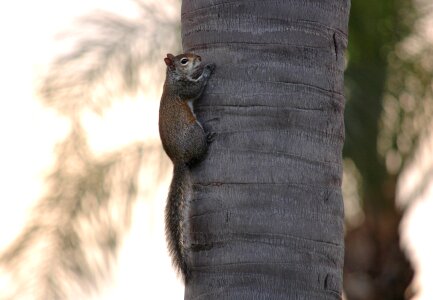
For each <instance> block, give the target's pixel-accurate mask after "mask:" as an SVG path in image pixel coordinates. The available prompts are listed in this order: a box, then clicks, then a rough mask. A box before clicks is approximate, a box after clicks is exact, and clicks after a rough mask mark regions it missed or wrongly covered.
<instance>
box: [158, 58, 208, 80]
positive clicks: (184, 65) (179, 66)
mask: <svg viewBox="0 0 433 300" xmlns="http://www.w3.org/2000/svg"><path fill="white" fill-rule="evenodd" d="M164 62H165V64H166V65H167V71H168V72H170V73H173V75H175V77H176V79H180V78H182V77H187V78H192V79H196V77H199V76H200V74H201V71H202V70H203V66H202V62H201V57H200V56H199V55H196V54H193V53H184V54H179V55H176V56H174V55H173V54H170V53H169V54H167V57H166V58H164Z"/></svg>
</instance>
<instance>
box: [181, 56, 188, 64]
mask: <svg viewBox="0 0 433 300" xmlns="http://www.w3.org/2000/svg"><path fill="white" fill-rule="evenodd" d="M180 63H181V64H182V65H186V64H187V63H188V58H185V57H184V58H182V59H181V60H180Z"/></svg>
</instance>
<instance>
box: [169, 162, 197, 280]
mask: <svg viewBox="0 0 433 300" xmlns="http://www.w3.org/2000/svg"><path fill="white" fill-rule="evenodd" d="M189 185H190V182H189V178H188V167H187V166H186V165H185V164H175V165H174V170H173V179H172V181H171V184H170V191H169V193H168V199H167V204H166V207H165V235H166V238H167V243H168V251H169V252H170V255H171V257H172V262H173V266H174V267H175V268H176V269H177V270H178V271H179V272H180V273H181V276H182V278H183V280H184V282H186V281H187V279H188V277H189V270H188V267H187V264H186V261H185V253H184V250H185V245H184V242H185V237H184V227H185V224H184V220H186V211H187V208H186V205H187V203H186V202H187V200H188V197H190V195H188V191H190V190H191V189H190V186H189Z"/></svg>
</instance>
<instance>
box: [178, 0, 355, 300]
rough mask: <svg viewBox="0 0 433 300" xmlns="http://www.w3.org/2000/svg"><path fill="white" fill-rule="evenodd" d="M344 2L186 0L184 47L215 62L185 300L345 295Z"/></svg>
mask: <svg viewBox="0 0 433 300" xmlns="http://www.w3.org/2000/svg"><path fill="white" fill-rule="evenodd" d="M349 6H350V3H349V1H347V0H340V1H336V0H328V1H321V0H298V1H293V0H292V1H289V0H286V1H282V0H272V1H263V0H260V1H227V0H200V1H198V0H184V1H183V4H182V39H183V48H184V51H185V52H195V53H198V54H200V55H202V57H203V58H204V59H205V60H207V61H208V62H214V63H216V66H217V68H216V71H215V74H214V75H213V77H212V78H211V80H210V82H209V85H208V87H207V90H206V91H205V95H204V96H203V98H202V99H201V100H200V102H199V103H198V104H197V105H196V113H197V115H198V118H199V119H200V120H201V121H202V123H203V124H204V126H205V128H206V129H207V130H209V131H211V132H215V133H216V134H217V136H216V139H215V141H214V142H213V143H212V144H211V146H210V149H209V153H208V156H207V158H206V159H205V161H203V162H202V163H201V164H200V165H198V166H197V167H195V168H194V169H193V174H192V176H193V182H194V197H193V201H192V202H191V203H190V208H191V215H190V219H189V228H190V232H191V234H190V240H189V241H188V242H189V245H190V247H189V249H188V251H187V255H188V257H187V259H188V263H189V265H190V266H191V268H192V275H191V280H190V281H189V282H187V284H186V288H185V299H340V298H341V293H342V268H343V256H344V242H343V203H342V196H341V177H342V158H341V151H342V146H343V141H344V122H343V109H344V96H343V71H344V51H345V48H346V44H347V23H348V13H349Z"/></svg>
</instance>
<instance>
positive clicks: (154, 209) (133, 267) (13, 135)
mask: <svg viewBox="0 0 433 300" xmlns="http://www.w3.org/2000/svg"><path fill="white" fill-rule="evenodd" d="M94 9H103V10H111V11H114V12H116V13H120V14H124V15H128V16H133V15H134V13H136V12H137V10H136V9H135V8H134V5H133V3H132V1H131V2H128V1H124V0H111V1H103V0H99V1H98V0H75V1H66V0H41V1H19V0H18V1H9V2H7V3H4V4H3V5H2V9H1V10H0V36H1V48H0V66H1V68H0V87H1V89H0V97H1V98H2V103H3V105H2V109H1V110H0V136H1V137H2V139H3V143H2V147H1V151H0V166H1V168H0V182H2V183H3V184H2V201H1V202H0V228H2V230H1V234H0V249H1V248H3V247H5V246H6V245H7V244H8V243H10V242H11V241H12V240H13V238H14V237H15V236H16V235H17V234H18V233H19V232H20V229H21V226H22V225H23V224H24V222H25V220H26V216H27V214H28V213H29V211H30V207H31V206H32V205H33V204H34V203H35V200H37V199H38V198H39V197H40V196H42V195H43V193H44V185H43V178H44V176H45V175H46V174H47V172H48V171H49V167H50V166H51V165H52V164H53V159H54V156H53V147H54V146H55V144H56V143H57V142H59V141H60V140H61V139H62V138H63V137H64V135H65V134H66V133H67V132H68V122H67V121H65V120H64V119H62V118H60V117H59V116H58V115H56V113H55V112H54V111H52V110H47V109H46V108H45V107H43V106H41V105H40V103H39V101H38V100H37V98H36V96H35V94H34V91H35V86H37V85H38V83H39V82H38V80H39V76H40V74H41V73H43V72H44V70H46V68H47V65H48V63H49V61H50V60H51V59H52V58H53V57H54V56H55V55H56V53H58V52H59V51H61V50H62V49H61V47H62V44H61V43H59V42H56V41H55V39H54V36H55V35H56V34H57V33H59V32H61V31H62V30H64V29H68V28H70V26H71V24H72V23H73V21H74V18H75V17H77V16H82V15H85V14H87V13H89V12H91V11H92V10H94ZM155 99H156V98H155ZM122 103H123V104H116V105H115V106H114V107H113V109H111V111H108V112H107V114H106V117H105V118H104V119H100V118H98V117H95V116H92V115H90V114H89V115H87V116H86V117H85V119H84V121H85V125H86V127H87V128H88V130H89V132H88V133H89V140H90V142H91V147H92V148H93V150H95V151H96V152H105V151H110V150H113V149H116V148H118V147H120V146H122V145H126V144H128V143H130V142H132V141H136V140H139V141H143V140H144V139H145V138H146V137H149V136H153V137H157V130H156V129H157V109H158V102H150V103H149V101H147V102H146V101H144V100H142V101H140V100H138V101H123V102H122ZM145 113H146V114H148V115H154V116H155V118H154V119H152V120H149V118H147V125H146V127H144V126H145V125H144V124H145V123H144V122H143V114H145ZM137 123H138V124H143V128H140V127H138V126H136V124H137ZM168 180H169V178H167V180H166V182H165V184H164V185H162V186H161V188H160V189H159V190H158V191H156V196H155V199H156V200H155V201H139V202H138V203H137V206H136V208H135V210H134V213H135V215H134V219H133V224H132V226H131V231H130V233H129V234H128V236H127V237H126V238H125V241H124V247H123V248H122V250H121V253H120V256H119V258H118V268H117V270H116V272H115V274H114V276H113V277H114V278H113V281H112V282H109V283H108V286H107V287H106V288H105V289H104V290H103V292H102V295H100V296H95V297H93V298H91V299H92V300H96V299H98V300H119V299H128V300H134V299H174V300H175V299H183V286H182V285H181V283H180V282H179V281H178V280H177V279H176V277H175V275H174V272H173V271H172V269H171V266H170V261H169V258H168V254H167V252H166V246H165V238H164V233H163V226H164V225H163V218H162V217H163V209H164V204H165V203H164V202H165V197H166V193H167V185H168ZM23 187H25V188H23ZM5 229H6V230H5ZM0 288H1V281H0ZM30 300H31V299H30ZM83 300H84V299H83Z"/></svg>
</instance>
